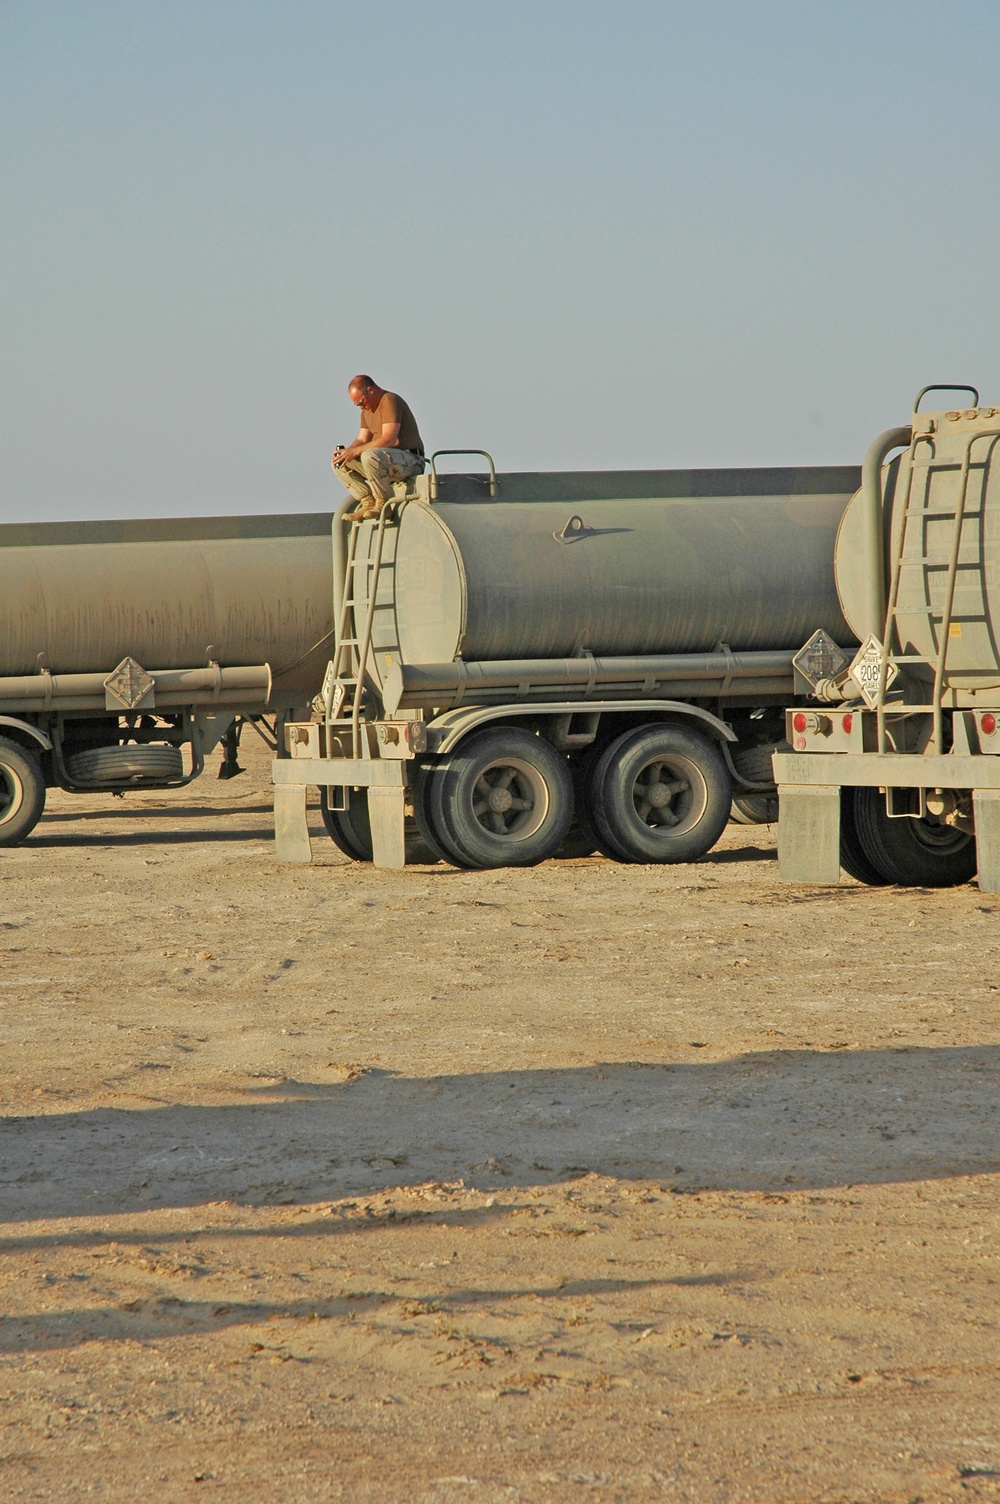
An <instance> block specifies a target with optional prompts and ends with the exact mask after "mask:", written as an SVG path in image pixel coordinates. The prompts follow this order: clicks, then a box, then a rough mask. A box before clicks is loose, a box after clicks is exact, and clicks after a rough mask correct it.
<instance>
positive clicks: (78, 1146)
mask: <svg viewBox="0 0 1000 1504" xmlns="http://www.w3.org/2000/svg"><path fill="white" fill-rule="evenodd" d="M243 760H244V761H245V762H246V764H247V772H246V773H245V774H244V775H243V776H241V777H239V778H237V779H235V780H233V781H231V782H219V781H217V780H216V779H215V776H214V775H215V769H214V767H213V768H212V769H211V770H210V771H209V773H207V774H206V775H205V776H204V777H203V778H202V779H201V780H199V781H198V782H197V783H195V784H193V785H191V786H190V787H189V788H187V789H184V790H179V791H176V792H174V793H171V794H157V793H147V794H134V795H129V796H127V797H126V798H124V799H115V798H112V797H110V796H108V797H105V796H96V797H91V798H89V799H84V798H77V797H73V796H69V795H64V794H60V793H55V794H53V795H52V796H51V797H50V802H49V806H48V811H47V813H46V816H45V818H44V819H43V821H42V822H41V824H40V825H39V826H38V828H37V829H36V831H35V833H34V835H33V836H32V838H31V839H30V840H29V841H28V842H27V843H26V844H25V845H23V846H21V847H18V848H16V849H13V850H7V851H3V852H0V1005H2V1018H3V1052H2V1066H3V1074H2V1082H0V1221H2V1226H0V1239H2V1250H0V1393H2V1396H3V1404H2V1407H0V1499H2V1500H3V1501H4V1504H8V1501H21V1500H56V1501H64V1500H65V1501H75V1500H84V1499H86V1500H113V1501H134V1500H146V1499H155V1500H156V1501H157V1504H174V1501H189V1500H199V1501H200V1500H213V1499H218V1500H227V1501H228V1500H234V1501H236V1500H238V1501H240V1504H258V1501H259V1504H265V1501H272V1500H277V1499H280V1500H282V1501H286V1504H298V1501H307V1500H324V1501H325V1500H341V1499H342V1500H350V1501H376V1500H377V1501H390V1504H395V1501H406V1504H466V1501H469V1504H501V1501H503V1504H508V1501H511V1504H562V1501H569V1500H572V1501H574V1504H576V1501H589V1500H593V1501H595V1504H611V1501H616V1504H618V1501H621V1504H626V1501H627V1504H632V1501H638V1504H644V1501H647V1500H649V1501H660V1500H662V1501H664V1504H673V1501H691V1504H717V1501H718V1504H723V1501H724V1504H730V1501H743V1500H752V1501H767V1504H786V1501H787V1504H795V1501H829V1504H837V1501H844V1504H851V1501H863V1504H869V1501H880V1504H881V1501H885V1504H897V1501H898V1504H911V1501H917V1500H923V1501H932V1500H968V1501H972V1500H978V1499H1000V1382H998V1379H1000V1324H998V1317H1000V1261H998V1260H1000V1238H998V1233H1000V1196H998V1171H1000V1115H998V1094H997V1067H998V1062H1000V1027H998V1008H1000V966H998V948H1000V926H998V912H1000V899H998V898H997V897H995V896H990V895H984V894H980V892H979V891H978V889H977V888H976V887H975V885H974V884H972V885H969V886H967V887H962V888H958V889H953V890H948V891H929V890H924V889H919V890H917V889H911V890H900V889H891V888H890V889H881V890H875V889H867V888H864V887H859V886H858V885H856V884H854V883H852V882H850V881H849V880H848V879H846V878H845V879H844V881H843V884H842V886H841V887H839V888H837V889H818V888H792V887H789V886H786V885H784V884H782V883H781V882H780V881H779V879H778V872H777V863H776V860H775V832H774V831H773V830H769V829H768V828H766V827H742V826H736V825H731V826H730V827H729V828H728V831H727V833H726V835H725V836H724V838H723V840H722V842H721V843H720V845H719V847H718V848H717V849H716V850H715V851H714V852H712V853H711V854H710V855H709V856H708V857H707V858H706V859H705V860H703V861H701V862H699V863H697V864H695V865H692V866H685V867H669V868H663V867H642V866H636V867H622V866H616V865H614V864H612V863H610V862H607V861H604V860H603V859H601V858H588V859H583V860H576V861H563V862H555V861H554V862H549V863H547V864H546V865H545V866H543V867H539V868H536V869H534V870H530V871H518V870H505V871H499V872H481V873H469V872H460V871H456V870H453V869H451V868H446V867H444V866H434V867H412V868H407V869H406V870H405V871H404V872H399V873H395V872H380V871H374V870H373V869H371V868H370V867H362V866H357V865H353V864H351V863H350V862H348V861H347V860H346V859H345V858H343V857H342V856H341V855H340V853H339V852H338V851H337V849H336V848H335V847H334V846H333V845H332V844H331V842H330V841H329V840H328V839H327V838H326V836H325V835H323V834H322V826H321V822H320V820H319V814H318V810H314V811H313V826H314V831H315V840H314V855H315V860H314V864H313V865H312V866H310V867H301V866H299V867H292V866H283V865H280V864H279V863H278V862H277V861H276V860H275V856H274V850H273V845H272V841H271V817H270V789H269V762H268V756H267V754H266V752H265V749H264V748H263V747H262V746H256V747H255V746H251V745H246V744H245V752H244V757H243Z"/></svg>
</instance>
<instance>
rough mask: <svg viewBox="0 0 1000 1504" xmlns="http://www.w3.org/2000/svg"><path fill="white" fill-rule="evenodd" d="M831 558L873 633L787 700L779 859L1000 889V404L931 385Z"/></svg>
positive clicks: (842, 594)
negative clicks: (799, 700) (805, 701)
mask: <svg viewBox="0 0 1000 1504" xmlns="http://www.w3.org/2000/svg"><path fill="white" fill-rule="evenodd" d="M932 392H941V393H948V394H949V397H950V399H951V401H952V402H953V404H954V405H953V406H950V407H948V408H944V409H941V410H938V411H924V410H922V408H921V404H922V402H923V400H924V398H925V397H927V396H928V394H929V393H932ZM956 394H958V395H959V401H956V400H955V396H956ZM970 397H971V399H972V400H971V405H970V404H969V398H970ZM895 451H899V452H898V453H895ZM891 455H893V456H894V457H893V458H891V459H890V456H891ZM887 461H888V463H886V462H887ZM834 575H835V579H836V584H837V591H838V595H839V598H840V602H841V606H842V609H843V612H844V616H845V618H846V620H847V621H848V622H849V624H850V626H851V628H852V631H853V634H854V635H855V636H856V637H859V638H861V640H862V647H861V649H860V650H859V652H858V653H857V655H856V656H855V657H854V659H853V661H852V660H851V657H850V654H845V655H842V657H841V658H840V659H839V661H837V662H835V663H834V664H833V665H832V666H831V665H829V664H828V665H826V666H824V667H823V668H822V669H820V668H819V667H818V666H817V668H816V671H815V673H814V675H813V677H812V679H811V687H812V692H813V698H814V699H815V700H816V701H817V702H819V706H820V708H819V710H815V709H814V710H811V711H810V710H807V709H806V708H805V707H804V706H803V707H801V708H798V709H793V708H789V711H788V714H787V719H786V724H787V729H788V745H787V746H786V748H785V749H783V750H782V751H781V752H780V753H779V755H778V756H776V757H775V759H774V769H775V774H776V777H777V781H778V784H779V786H780V790H781V798H782V821H781V828H780V832H779V852H778V856H779V870H780V873H781V876H782V877H783V878H785V879H786V880H789V881H796V882H809V883H819V884H831V885H832V884H834V883H836V882H838V881H839V879H840V874H841V870H843V871H845V872H847V873H848V874H849V875H850V876H851V877H853V878H854V879H855V880H856V881H858V882H862V883H868V884H871V885H882V884H885V883H893V884H901V885H918V886H921V887H950V886H956V885H958V884H961V883H965V882H968V881H970V879H971V878H972V877H973V876H974V875H975V876H976V878H977V880H978V883H979V886H980V889H981V890H982V891H984V892H994V893H995V892H1000V619H998V618H1000V606H998V602H1000V406H995V405H987V404H985V403H981V402H980V399H979V393H978V391H977V390H976V388H975V387H974V386H969V385H966V384H964V383H959V384H957V385H956V384H953V383H936V384H934V385H932V386H927V387H923V388H922V389H921V391H920V392H918V394H917V398H916V401H915V402H914V405H913V411H912V413H911V415H910V419H909V422H907V423H906V424H905V425H901V426H899V427H896V428H890V429H887V430H886V431H885V432H884V433H882V434H880V435H879V436H878V437H877V438H876V439H875V440H874V441H873V443H872V444H871V446H870V448H869V450H868V454H867V456H866V458H865V461H864V464H863V466H862V484H861V488H860V490H859V492H858V494H857V496H856V497H854V498H853V500H852V502H851V504H850V506H849V507H848V509H847V511H846V512H845V514H844V518H843V521H842V523H841V526H840V528H839V530H838V535H837V541H836V547H835V553H834ZM808 654H809V647H808V644H807V645H806V647H805V648H804V649H803V654H802V657H801V658H800V660H799V662H800V664H801V665H802V666H803V667H804V668H806V674H807V677H808V668H807V666H806V661H807V659H808Z"/></svg>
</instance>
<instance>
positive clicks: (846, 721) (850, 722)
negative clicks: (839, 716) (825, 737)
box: [841, 711, 854, 736]
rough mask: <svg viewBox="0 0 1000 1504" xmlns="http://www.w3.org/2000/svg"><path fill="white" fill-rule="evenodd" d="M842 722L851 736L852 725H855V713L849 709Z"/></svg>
mask: <svg viewBox="0 0 1000 1504" xmlns="http://www.w3.org/2000/svg"><path fill="white" fill-rule="evenodd" d="M841 724H842V725H843V727H844V730H845V731H846V732H847V734H848V736H850V734H851V727H852V726H853V725H854V717H853V715H852V714H851V712H850V711H848V712H847V714H846V715H845V716H844V719H843V721H842V723H841Z"/></svg>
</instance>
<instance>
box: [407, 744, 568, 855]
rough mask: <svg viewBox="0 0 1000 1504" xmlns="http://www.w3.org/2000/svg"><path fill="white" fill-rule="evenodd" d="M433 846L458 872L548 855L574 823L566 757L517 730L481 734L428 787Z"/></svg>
mask: <svg viewBox="0 0 1000 1504" xmlns="http://www.w3.org/2000/svg"><path fill="white" fill-rule="evenodd" d="M430 808H431V821H432V826H433V830H434V834H435V835H436V836H437V839H438V842H439V843H440V845H441V846H443V847H444V849H445V851H446V852H447V854H448V857H449V859H450V860H451V861H452V862H454V863H455V864H456V865H457V866H459V867H472V868H482V867H533V866H535V865H536V864H537V863H538V862H544V861H545V860H546V859H547V858H548V857H550V856H554V855H555V853H556V852H557V851H558V849H559V847H560V846H561V845H562V843H563V841H564V840H565V838H566V834H567V832H568V830H569V827H570V824H571V823H572V820H573V783H572V780H571V778H570V774H569V769H568V767H567V765H566V761H565V759H564V758H562V757H560V755H559V753H558V752H557V751H556V750H555V748H554V747H553V746H552V745H551V743H550V742H547V741H544V740H543V739H542V737H540V736H535V735H534V734H533V733H532V732H530V731H524V730H523V729H522V728H521V727H519V726H497V727H493V728H491V729H490V730H488V731H480V732H478V733H477V734H476V735H474V736H470V737H469V738H468V739H467V740H466V741H465V742H463V744H462V746H461V749H460V751H459V752H458V753H456V754H455V755H454V756H453V757H452V758H451V759H450V761H449V763H448V765H447V766H446V767H445V768H444V769H443V770H442V773H441V776H440V777H439V778H434V779H432V780H431V783H430Z"/></svg>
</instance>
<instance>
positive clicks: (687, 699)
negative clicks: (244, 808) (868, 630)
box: [273, 451, 860, 868]
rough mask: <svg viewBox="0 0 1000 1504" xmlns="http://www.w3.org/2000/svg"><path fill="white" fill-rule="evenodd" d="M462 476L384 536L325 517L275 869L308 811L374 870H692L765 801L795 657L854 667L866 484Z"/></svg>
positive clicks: (304, 841)
mask: <svg viewBox="0 0 1000 1504" xmlns="http://www.w3.org/2000/svg"><path fill="white" fill-rule="evenodd" d="M462 452H463V451H440V452H439V455H436V456H433V457H432V459H431V462H430V468H429V472H428V473H427V474H425V475H422V476H418V477H416V478H415V479H413V480H411V481H409V482H406V483H400V484H399V485H398V486H397V487H396V489H395V492H394V495H393V497H392V499H391V501H390V502H389V504H388V505H387V506H386V507H385V508H384V509H383V511H382V513H381V514H380V516H379V517H378V518H377V519H374V520H365V521H361V522H355V523H347V522H346V520H345V513H346V512H347V511H348V510H349V509H350V507H351V505H352V503H351V501H350V499H348V500H347V501H345V502H344V503H343V505H342V506H341V507H340V508H339V509H338V511H337V512H336V514H335V515H334V518H333V524H332V527H333V557H334V571H333V590H334V599H333V620H334V625H335V633H334V650H333V655H332V658H331V660H330V662H329V665H328V667H327V671H326V675H325V678H324V681H323V689H322V692H321V694H320V695H319V696H317V699H316V701H315V702H314V714H313V717H312V719H311V720H309V721H301V722H290V723H289V724H287V725H286V726H285V727H284V736H285V739H286V740H285V749H284V750H286V751H287V753H288V754H289V755H288V756H287V757H285V758H282V759H280V760H276V761H275V763H274V765H273V778H274V783H275V829H276V836H277V843H278V852H279V855H280V856H281V857H283V858H284V859H286V860H290V861H308V860H310V856H311V852H310V842H309V834H308V829H307V825H306V816H305V811H306V795H307V788H308V787H309V786H310V785H312V786H315V787H318V788H319V790H320V800H321V805H322V808H323V813H324V822H325V825H326V829H327V832H328V833H329V835H330V836H331V837H332V838H333V840H334V841H335V842H336V843H337V844H338V845H339V846H340V847H341V849H342V850H344V851H345V852H347V854H348V855H349V856H351V857H353V858H355V859H357V860H372V859H374V861H375V862H376V864H377V865H381V866H390V867H391V866H400V865H402V864H403V863H404V862H405V861H406V860H407V856H408V854H409V856H410V859H411V860H413V859H424V860H427V859H430V855H431V854H433V856H434V857H436V858H438V859H443V860H445V861H448V862H451V863H453V864H454V865H457V866H460V867H473V868H474V867H496V866H505V865H530V864H533V863H536V862H539V861H542V860H544V859H545V858H547V857H549V856H552V855H554V854H556V853H569V852H575V853H583V852H586V851H593V850H595V849H599V850H600V851H602V852H603V853H605V854H606V855H607V856H609V857H612V858H614V859H617V860H620V861H625V862H682V861H690V860H693V859H695V858H697V857H699V856H701V855H702V854H703V853H704V852H706V851H708V850H709V848H710V847H711V846H713V845H714V844H715V842H716V840H717V839H718V837H719V835H720V834H721V831H722V829H723V827H724V826H725V824H726V822H727V820H728V819H729V816H730V811H731V808H732V804H733V798H734V794H735V796H736V798H737V799H738V800H742V801H758V802H760V801H767V800H768V799H770V800H772V801H773V798H774V792H775V791H774V784H773V779H772V773H771V755H772V753H773V751H774V750H775V748H776V747H777V746H779V745H780V744H781V743H782V741H783V738H784V708H785V706H786V704H788V703H789V702H791V703H794V696H795V690H796V679H795V670H794V669H793V664H792V658H793V655H794V654H795V652H796V651H797V649H799V648H800V647H801V645H802V643H803V641H804V639H805V637H806V636H807V635H808V633H809V632H810V631H811V630H813V629H814V628H816V627H821V628H822V629H823V630H824V631H825V632H826V633H827V634H828V635H829V637H830V639H831V641H832V642H835V643H837V644H844V645H848V646H850V645H853V644H855V643H856V638H855V637H854V635H853V633H852V630H851V628H850V627H849V626H848V624H847V622H846V621H845V619H844V615H843V612H842V610H841V606H840V603H839V600H838V597H837V592H836V588H835V585H834V578H833V549H834V539H835V536H836V533H837V529H838V526H839V525H840V522H841V519H842V517H843V514H844V511H845V508H846V507H847V505H848V502H849V501H850V499H851V496H852V495H853V494H854V492H855V491H856V490H857V488H858V483H859V479H860V470H859V468H858V467H854V466H848V467H838V468H811V469H773V470H772V469H754V470H698V471H627V472H597V473H572V474H554V473H553V474H507V475H498V474H497V473H496V470H495V467H494V465H493V461H492V459H491V458H490V457H489V456H488V455H486V454H485V453H484V452H483V451H468V453H470V454H476V455H479V456H481V458H480V459H478V460H477V461H476V468H477V469H479V468H481V469H482V471H483V473H482V474H461V475H459V474H448V475H445V474H439V473H438V469H437V464H436V461H437V459H438V458H439V456H440V454H444V453H452V454H453V453H462ZM487 468H488V473H486V471H487ZM751 807H752V806H751ZM417 840H419V845H415V844H414V843H415V841H417Z"/></svg>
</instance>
